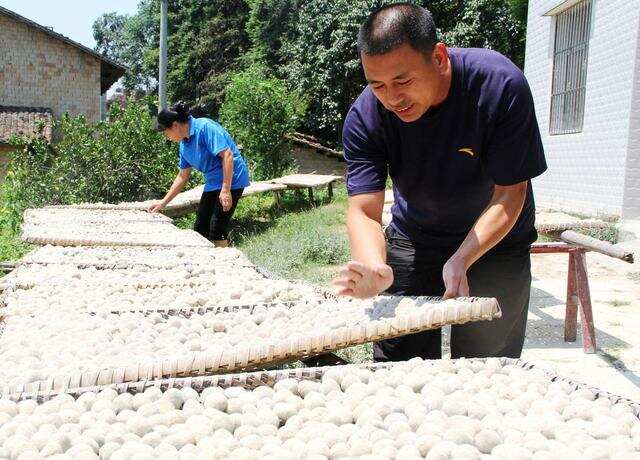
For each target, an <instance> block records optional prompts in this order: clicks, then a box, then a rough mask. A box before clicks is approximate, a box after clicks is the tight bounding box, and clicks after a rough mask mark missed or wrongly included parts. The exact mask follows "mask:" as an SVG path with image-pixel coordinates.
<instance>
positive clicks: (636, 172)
mask: <svg viewBox="0 0 640 460" xmlns="http://www.w3.org/2000/svg"><path fill="white" fill-rule="evenodd" d="M637 29H638V40H637V42H636V59H635V63H636V65H635V71H634V77H633V94H632V99H631V116H630V121H629V147H628V148H627V166H626V168H625V181H624V200H623V203H622V217H624V218H625V219H640V20H638V25H637ZM639 237H640V236H639Z"/></svg>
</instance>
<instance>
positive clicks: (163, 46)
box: [158, 0, 169, 111]
mask: <svg viewBox="0 0 640 460" xmlns="http://www.w3.org/2000/svg"><path fill="white" fill-rule="evenodd" d="M168 9H169V5H168V0H160V62H159V68H158V103H159V106H160V108H159V110H158V111H160V110H162V109H165V108H166V107H167V15H168Z"/></svg>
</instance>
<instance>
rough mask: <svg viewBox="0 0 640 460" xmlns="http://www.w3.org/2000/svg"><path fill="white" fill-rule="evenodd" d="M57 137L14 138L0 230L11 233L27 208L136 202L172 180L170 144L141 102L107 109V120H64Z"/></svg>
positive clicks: (0, 198)
mask: <svg viewBox="0 0 640 460" xmlns="http://www.w3.org/2000/svg"><path fill="white" fill-rule="evenodd" d="M54 129H55V130H56V131H58V132H59V135H60V136H61V139H60V140H59V141H58V142H56V143H54V144H49V143H48V142H47V141H46V140H45V139H43V138H42V137H35V138H33V139H14V141H13V142H14V144H15V145H16V147H18V149H17V150H15V151H14V152H13V154H12V156H11V159H10V163H9V167H8V170H7V177H6V179H5V181H4V182H3V183H2V184H1V185H0V228H2V229H3V231H7V232H11V233H15V232H17V231H18V229H19V225H20V221H21V216H22V212H23V211H24V210H25V209H26V208H29V207H39V206H45V205H50V204H72V203H79V202H110V203H117V202H120V201H137V200H145V199H150V198H158V197H160V196H162V195H163V194H164V193H165V192H166V190H167V189H168V187H169V186H170V185H171V182H172V180H173V178H174V177H175V173H176V169H177V161H178V152H177V147H176V145H175V144H174V145H171V144H169V143H168V142H167V141H166V140H165V139H164V136H163V135H162V134H161V133H158V132H156V131H155V130H154V119H153V118H152V117H151V116H150V114H149V113H148V110H147V108H146V104H145V103H136V102H133V101H129V103H128V104H127V105H126V107H125V108H122V107H120V106H119V105H112V106H111V109H110V112H109V121H108V122H100V123H97V124H92V123H90V122H88V121H87V120H86V119H85V118H84V116H82V115H80V116H77V117H73V118H72V117H69V116H64V117H63V118H62V119H61V120H60V121H59V122H56V124H55V126H54Z"/></svg>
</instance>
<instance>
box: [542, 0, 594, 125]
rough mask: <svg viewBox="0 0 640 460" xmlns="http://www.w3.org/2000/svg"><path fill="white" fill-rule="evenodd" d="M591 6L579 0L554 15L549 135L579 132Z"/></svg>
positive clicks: (583, 99) (583, 103) (582, 118)
mask: <svg viewBox="0 0 640 460" xmlns="http://www.w3.org/2000/svg"><path fill="white" fill-rule="evenodd" d="M591 9H592V0H583V1H581V2H580V3H577V4H576V5H574V6H572V7H571V8H568V9H567V10H565V11H563V12H562V13H559V14H558V15H557V16H556V34H555V40H554V50H553V83H552V88H551V119H550V122H549V133H550V134H568V133H579V132H581V131H582V124H583V121H584V106H585V96H586V83H587V62H588V57H589V31H590V27H591Z"/></svg>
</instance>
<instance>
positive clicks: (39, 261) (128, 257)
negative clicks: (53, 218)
mask: <svg viewBox="0 0 640 460" xmlns="http://www.w3.org/2000/svg"><path fill="white" fill-rule="evenodd" d="M69 252H71V254H69ZM176 252H180V253H181V254H182V255H181V257H180V258H178V259H177V260H176V261H175V262H167V261H166V260H167V258H168V257H169V258H170V257H172V256H175V253H176ZM105 253H106V255H105ZM63 259H64V260H63ZM23 265H72V266H75V267H78V268H88V267H96V268H101V269H116V268H120V269H122V268H133V267H147V268H174V267H175V268H177V267H183V266H199V265H206V266H212V267H215V266H218V265H224V266H226V265H233V266H236V267H254V264H253V263H252V262H251V261H250V260H249V259H248V258H247V257H246V256H245V255H244V254H243V253H242V252H241V251H239V250H237V249H235V248H216V247H213V246H211V247H198V248H193V247H191V248H174V247H154V246H136V247H129V248H127V247H122V246H120V247H109V246H103V247H83V246H74V247H65V246H44V247H40V248H36V249H34V250H32V251H30V252H29V253H27V254H26V255H24V256H23V257H22V258H21V259H20V260H18V261H17V262H15V264H14V266H15V267H20V266H23Z"/></svg>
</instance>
